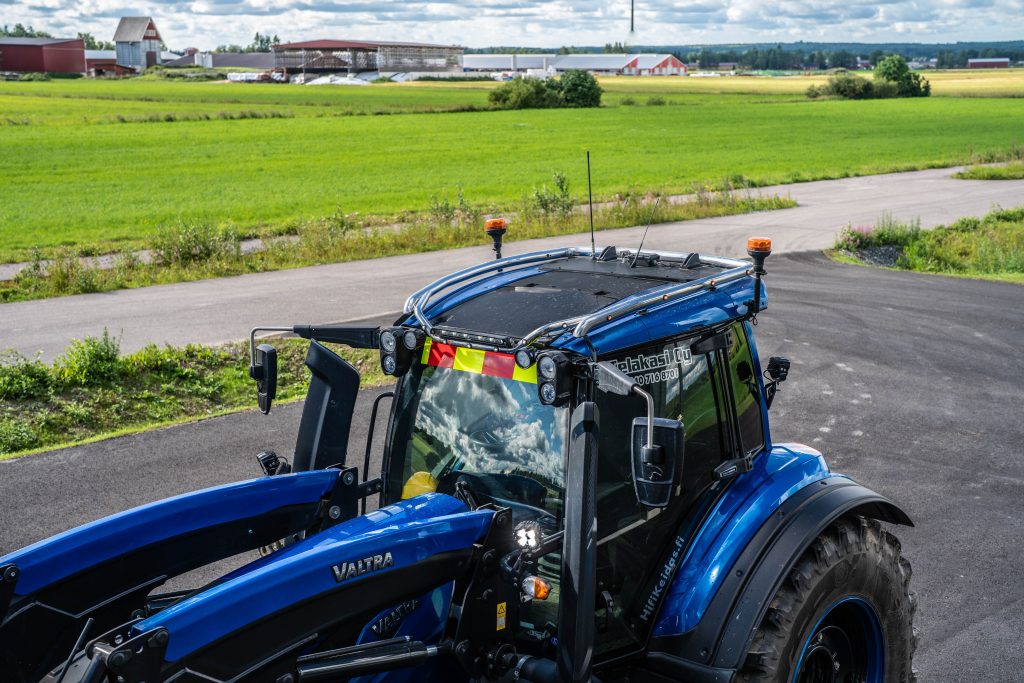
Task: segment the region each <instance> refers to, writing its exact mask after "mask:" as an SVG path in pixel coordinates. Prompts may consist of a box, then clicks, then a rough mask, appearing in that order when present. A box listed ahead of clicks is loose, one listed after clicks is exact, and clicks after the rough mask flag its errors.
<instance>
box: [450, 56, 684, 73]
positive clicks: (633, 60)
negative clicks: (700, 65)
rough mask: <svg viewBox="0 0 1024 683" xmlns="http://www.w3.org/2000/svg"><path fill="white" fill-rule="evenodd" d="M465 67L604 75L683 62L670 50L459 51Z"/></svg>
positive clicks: (680, 68) (675, 67) (670, 69)
mask: <svg viewBox="0 0 1024 683" xmlns="http://www.w3.org/2000/svg"><path fill="white" fill-rule="evenodd" d="M462 66H463V69H464V70H466V71H526V70H527V69H551V70H554V71H558V72H561V71H568V70H570V69H580V70H583V71H591V72H593V73H597V74H604V75H630V76H655V75H657V76H680V75H684V74H686V73H687V69H686V65H685V64H683V63H682V62H681V61H679V59H678V58H676V57H675V56H674V55H670V54H651V53H643V54H602V53H591V54H573V55H555V54H472V55H463V57H462Z"/></svg>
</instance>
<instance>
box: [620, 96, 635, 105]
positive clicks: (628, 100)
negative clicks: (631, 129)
mask: <svg viewBox="0 0 1024 683" xmlns="http://www.w3.org/2000/svg"><path fill="white" fill-rule="evenodd" d="M619 104H621V105H623V106H626V107H632V106H633V105H634V104H636V100H634V99H633V98H632V97H623V98H622V99H621V100H619Z"/></svg>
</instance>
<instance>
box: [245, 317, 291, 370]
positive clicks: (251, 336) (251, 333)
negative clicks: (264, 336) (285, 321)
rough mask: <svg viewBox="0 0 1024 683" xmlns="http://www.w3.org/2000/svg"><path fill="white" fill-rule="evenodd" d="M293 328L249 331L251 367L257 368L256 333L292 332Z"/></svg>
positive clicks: (255, 328) (269, 328)
mask: <svg viewBox="0 0 1024 683" xmlns="http://www.w3.org/2000/svg"><path fill="white" fill-rule="evenodd" d="M293 329H294V328H292V327H254V328H252V329H251V330H250V331H249V367H250V368H254V367H256V333H257V332H291V331H292V330H293Z"/></svg>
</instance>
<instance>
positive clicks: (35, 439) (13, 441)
mask: <svg viewBox="0 0 1024 683" xmlns="http://www.w3.org/2000/svg"><path fill="white" fill-rule="evenodd" d="M38 443H39V435H38V434H36V432H35V430H33V429H32V427H31V426H29V425H28V424H26V423H24V422H22V421H21V420H12V419H0V453H14V452H16V451H23V450H25V449H28V448H32V447H33V446H35V445H36V444H38Z"/></svg>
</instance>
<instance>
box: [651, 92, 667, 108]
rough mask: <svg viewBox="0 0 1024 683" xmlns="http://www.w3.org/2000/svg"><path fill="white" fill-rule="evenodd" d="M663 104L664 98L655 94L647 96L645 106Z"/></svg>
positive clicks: (659, 105)
mask: <svg viewBox="0 0 1024 683" xmlns="http://www.w3.org/2000/svg"><path fill="white" fill-rule="evenodd" d="M664 104H665V98H664V97H661V96H659V95H655V96H654V97H648V98H647V106H648V107H661V106H664Z"/></svg>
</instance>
